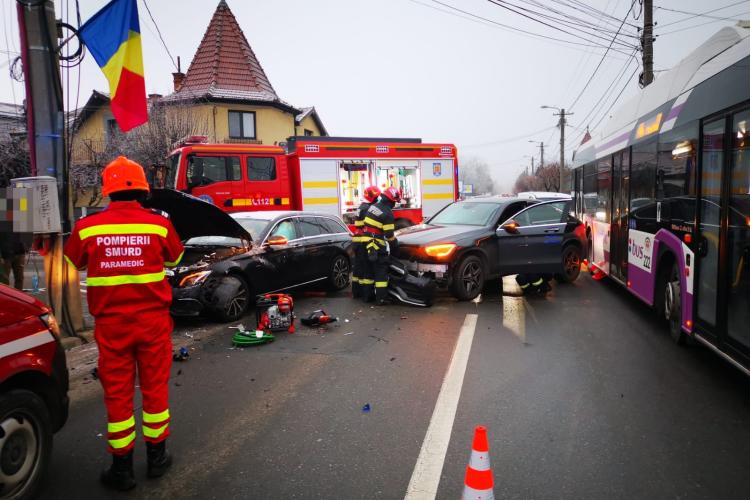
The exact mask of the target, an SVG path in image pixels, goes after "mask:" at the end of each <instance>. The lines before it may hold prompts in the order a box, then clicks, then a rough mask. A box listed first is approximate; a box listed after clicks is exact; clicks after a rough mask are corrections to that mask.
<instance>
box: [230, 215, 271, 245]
mask: <svg viewBox="0 0 750 500" xmlns="http://www.w3.org/2000/svg"><path fill="white" fill-rule="evenodd" d="M235 220H236V221H237V222H239V223H240V226H242V227H243V228H244V229H245V231H247V232H248V233H250V237H251V238H252V239H253V241H258V240H259V239H260V233H262V232H263V230H264V229H265V228H266V227H268V224H270V223H271V221H269V220H265V219H235Z"/></svg>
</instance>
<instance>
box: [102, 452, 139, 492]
mask: <svg viewBox="0 0 750 500" xmlns="http://www.w3.org/2000/svg"><path fill="white" fill-rule="evenodd" d="M101 481H102V483H104V485H105V486H107V487H109V488H112V489H115V490H120V491H128V490H132V489H133V488H135V474H134V473H133V450H130V451H129V452H128V453H127V454H126V455H112V466H111V467H110V468H109V469H107V470H105V471H104V472H102V475H101Z"/></svg>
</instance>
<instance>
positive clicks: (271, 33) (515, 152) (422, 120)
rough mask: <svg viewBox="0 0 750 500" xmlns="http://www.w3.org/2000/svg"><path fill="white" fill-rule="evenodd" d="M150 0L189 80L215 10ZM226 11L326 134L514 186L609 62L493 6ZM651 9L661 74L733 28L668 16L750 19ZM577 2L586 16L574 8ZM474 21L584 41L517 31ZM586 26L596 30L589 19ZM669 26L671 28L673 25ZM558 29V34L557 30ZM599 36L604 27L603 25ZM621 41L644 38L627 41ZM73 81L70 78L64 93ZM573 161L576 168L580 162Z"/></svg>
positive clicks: (87, 64)
mask: <svg viewBox="0 0 750 500" xmlns="http://www.w3.org/2000/svg"><path fill="white" fill-rule="evenodd" d="M146 1H147V2H148V4H149V7H150V8H151V12H152V14H153V16H154V19H155V21H156V24H157V25H158V27H159V29H160V30H161V33H162V35H163V37H164V40H165V42H166V45H167V47H168V48H169V51H170V52H171V53H172V55H173V56H174V57H175V58H176V57H177V56H180V57H181V59H182V66H183V71H186V70H187V67H188V65H189V63H190V60H191V59H192V57H193V54H194V53H195V50H196V48H197V46H198V44H199V43H200V40H201V37H202V36H203V33H204V32H205V30H206V27H207V26H208V22H209V20H210V18H211V16H212V14H213V12H214V10H215V9H216V6H217V5H218V0H146ZM632 1H633V0H591V1H583V2H580V3H579V4H576V1H575V0H508V2H510V3H513V4H516V5H518V6H520V7H523V8H526V9H535V10H539V11H544V12H545V13H547V14H551V12H550V11H549V10H547V8H553V9H558V10H560V11H564V12H565V13H568V14H575V15H579V16H582V17H583V16H584V14H583V13H582V12H581V10H586V7H585V6H586V5H589V6H593V7H594V8H596V9H599V10H601V11H604V12H607V13H609V14H611V16H613V17H614V18H617V19H618V20H620V21H621V20H622V19H623V18H624V17H625V15H626V13H627V12H628V9H629V8H630V6H631V2H632ZM0 2H1V3H2V18H3V23H2V24H3V26H2V28H3V36H2V38H0V102H16V103H18V104H20V103H21V102H22V101H23V95H24V91H23V86H22V85H21V84H18V83H14V82H13V81H12V80H11V79H10V78H9V76H8V67H9V61H10V60H12V59H13V58H14V57H15V56H16V54H17V51H18V28H17V20H16V16H15V3H16V2H15V0H0ZM55 3H56V6H57V10H58V15H62V16H63V17H65V18H68V17H70V18H69V19H68V22H70V23H71V24H75V21H74V19H75V16H74V12H75V1H74V0H62V1H60V0H58V1H56V2H55ZM228 3H229V6H230V8H231V9H232V11H233V12H234V15H235V16H236V17H237V20H238V21H239V23H240V26H241V27H242V29H243V31H244V33H245V36H246V37H247V39H248V41H249V42H250V45H251V46H252V48H253V50H254V51H255V54H256V55H257V57H258V58H259V60H260V62H261V64H262V66H263V68H264V70H265V71H266V74H267V75H268V77H269V79H270V80H271V83H272V85H273V86H274V88H275V89H276V92H277V94H278V95H279V96H280V97H281V98H282V99H284V100H285V101H287V102H289V103H291V104H293V105H295V106H310V105H314V106H315V107H316V108H317V110H318V112H319V114H320V116H321V118H322V120H323V123H324V124H325V126H326V128H327V129H328V131H329V133H331V134H332V135H344V136H385V137H421V138H422V139H424V140H425V141H436V142H452V143H455V144H456V145H457V146H458V147H459V161H460V159H461V158H464V159H468V158H469V157H477V158H479V159H481V160H484V161H486V162H487V163H488V164H489V165H490V166H491V169H492V174H493V176H494V177H495V178H496V179H497V180H498V181H499V184H500V185H501V186H502V187H503V188H504V189H506V190H509V189H510V187H511V186H512V183H513V181H514V180H515V177H516V175H517V174H518V173H519V172H520V171H521V170H522V169H523V168H524V167H525V166H526V165H528V164H529V162H530V158H528V156H530V155H535V156H536V161H537V162H538V161H539V148H538V147H536V146H535V145H534V144H530V143H528V142H527V141H528V140H530V139H533V140H538V141H544V142H545V145H546V146H547V147H546V151H545V157H546V159H548V160H549V159H551V158H559V132H558V131H557V128H555V124H556V120H557V118H556V117H554V116H552V113H553V110H543V109H540V106H541V105H543V104H546V105H550V106H557V107H566V108H568V109H569V110H570V107H571V105H572V104H573V102H574V101H575V99H576V97H577V96H578V95H579V94H580V93H581V91H582V89H583V87H584V85H585V84H586V82H587V81H588V80H589V77H590V76H591V74H592V72H593V71H594V68H595V67H596V66H597V64H599V61H600V60H601V55H602V53H603V52H604V49H603V48H591V47H588V46H587V45H591V44H590V42H586V41H583V40H581V39H578V38H572V37H571V36H569V35H567V34H565V33H562V32H561V31H559V30H556V29H554V28H553V27H549V26H544V25H541V24H538V23H535V22H533V21H530V20H527V19H525V18H523V17H521V16H519V15H518V14H514V13H512V12H509V11H508V10H505V9H503V8H501V7H499V6H497V5H495V4H493V3H491V2H489V1H485V0H440V1H435V0H370V1H367V0H318V1H310V0H272V1H271V0H266V1H261V0H228ZM634 3H635V6H634V8H633V10H634V12H631V13H630V14H629V16H628V20H627V21H626V23H625V25H624V27H623V32H625V33H627V34H635V28H634V27H633V26H630V25H631V24H632V25H639V24H640V25H642V23H643V20H642V17H639V18H638V20H636V19H635V18H634V15H638V13H639V12H640V6H639V1H638V0H635V2H634ZM105 4H106V1H105V0H80V9H81V15H82V17H83V20H84V21H85V20H86V19H88V18H89V17H90V16H91V15H92V14H94V13H95V12H96V11H97V10H98V9H100V8H101V7H102V6H103V5H105ZM441 4H443V5H441ZM535 4H536V5H535ZM539 4H541V5H543V6H544V7H542V8H540V7H539V6H538V5H539ZM563 4H567V5H566V6H563ZM584 4H585V5H584ZM655 4H656V6H657V8H656V9H655V12H654V19H655V21H656V22H657V23H658V26H657V28H656V34H657V35H659V34H660V33H661V34H662V35H661V36H659V38H658V39H657V41H656V43H655V46H654V54H655V68H656V70H664V69H668V68H670V67H671V66H673V65H674V64H676V63H677V62H678V61H679V60H680V59H682V58H683V57H684V56H685V55H687V54H688V53H689V52H690V51H691V50H692V49H694V48H695V47H696V46H698V45H699V44H700V43H701V42H703V41H705V40H706V39H707V38H708V37H709V36H711V34H713V33H714V32H715V31H717V30H718V29H720V28H721V27H722V26H725V25H731V24H734V22H735V21H733V20H723V21H716V20H715V19H714V18H710V17H693V18H692V19H688V18H689V17H690V16H688V15H687V14H684V13H677V12H672V11H670V10H667V9H674V10H680V11H686V12H696V13H700V12H706V11H709V10H713V9H718V8H720V7H722V6H726V5H733V4H737V5H733V6H731V7H729V8H726V9H723V10H716V11H715V12H712V13H710V14H709V15H710V16H714V17H732V18H743V17H744V18H750V1H747V2H739V3H738V2H737V1H736V0H661V1H659V0H656V1H655ZM571 5H573V6H575V7H576V8H578V9H581V10H573V7H571ZM447 6H452V7H455V8H458V9H461V10H463V11H465V12H466V14H464V13H460V12H458V11H456V10H452V9H450V8H449V7H447ZM68 7H69V8H70V16H69V14H68V10H67V9H68ZM138 8H139V13H140V22H141V33H142V38H143V48H144V63H145V72H146V87H147V91H148V92H149V93H152V92H153V93H162V94H166V93H169V92H170V91H171V90H172V75H171V72H172V71H174V68H173V66H172V62H171V60H170V57H169V56H168V55H167V52H166V50H165V48H164V46H163V45H162V44H161V42H160V41H159V39H158V37H157V34H156V28H155V25H154V23H153V21H152V20H151V19H150V17H149V15H148V12H147V11H146V8H145V4H144V2H143V0H138ZM470 14H471V15H475V16H481V17H484V18H486V19H488V20H491V21H494V22H496V23H501V24H505V25H508V26H512V27H516V28H520V29H523V30H527V31H531V32H534V33H538V34H541V35H544V36H548V37H555V38H564V39H567V40H572V41H576V42H577V43H580V44H582V45H572V44H566V43H562V42H559V41H553V40H546V39H540V38H534V37H531V36H527V35H523V34H519V33H518V32H513V31H511V30H509V29H507V28H504V27H500V26H498V25H497V24H491V23H490V22H487V21H483V20H480V19H478V18H476V17H470ZM587 19H590V20H591V21H592V23H593V24H594V25H596V24H597V21H594V20H593V19H591V18H590V17H589V18H587ZM620 21H616V20H611V22H612V23H613V25H614V28H612V29H615V30H616V29H617V28H616V27H617V25H619V22H620ZM714 21H715V22H714ZM671 23H675V24H672V25H670V26H667V24H671ZM550 24H553V25H556V26H557V27H559V25H558V24H557V23H554V22H550ZM599 26H600V27H599V30H603V29H604V27H603V25H601V24H600V25H599ZM610 27H611V26H609V27H607V28H610ZM565 29H566V30H568V31H571V32H574V33H575V31H574V30H572V29H570V28H565ZM672 31H674V32H672ZM577 33H578V34H579V35H580V32H577ZM597 33H600V34H601V35H600V36H601V37H602V38H599V39H596V41H597V42H599V43H602V44H604V45H608V41H607V38H609V39H611V34H608V32H605V31H598V32H597ZM589 38H593V37H592V36H589ZM621 40H623V41H625V42H629V41H631V40H633V41H635V39H634V38H629V37H627V36H625V37H622V38H621ZM619 48H620V49H621V50H622V51H624V52H632V50H630V49H626V48H625V47H619ZM638 57H639V58H640V53H639V54H638ZM627 59H628V57H627V56H626V55H623V54H620V53H617V52H610V54H609V55H608V57H607V58H606V59H605V61H604V63H603V64H602V66H601V68H600V69H599V71H598V72H597V74H596V76H595V78H594V79H593V80H592V82H591V84H590V85H589V87H588V88H587V90H586V91H585V92H584V93H583V95H582V96H581V97H580V99H579V100H578V102H576V103H575V106H573V108H572V111H573V112H574V115H573V116H571V117H570V119H569V123H570V125H571V127H570V128H568V129H567V135H568V137H569V138H570V139H571V140H573V139H576V138H578V137H579V135H580V133H582V132H581V131H582V129H583V128H585V126H586V125H587V124H590V125H594V124H596V123H597V122H598V121H599V118H600V117H601V116H604V115H605V114H606V111H607V109H608V108H609V105H610V103H611V102H612V101H613V100H614V99H615V98H616V96H617V94H619V93H620V89H624V91H623V93H622V96H621V98H620V101H619V102H623V101H625V100H626V99H627V97H629V96H630V95H632V94H634V93H635V92H637V91H638V89H639V87H638V84H637V74H638V73H639V72H640V70H639V71H638V72H636V76H635V77H634V78H633V80H632V81H631V83H630V84H629V85H627V86H626V85H625V82H626V80H627V78H628V77H630V75H631V74H632V73H633V71H634V70H635V64H634V62H633V64H631V65H630V67H629V68H628V69H627V70H626V71H625V72H623V71H622V70H623V67H624V65H625V64H626V62H627ZM80 71H81V78H80V80H81V83H80V97H79V98H78V102H79V104H80V105H83V104H84V103H85V101H86V99H87V98H88V96H89V95H90V93H91V90H92V89H99V90H104V91H106V90H108V89H107V82H106V80H105V78H104V76H103V74H102V73H101V71H100V70H99V68H98V66H97V65H96V63H95V61H94V60H93V58H91V57H90V55H89V56H87V57H86V59H85V60H84V61H83V63H82V65H81V67H80ZM621 74H622V75H623V76H624V77H623V78H622V80H620V82H619V83H616V84H615V85H613V86H612V90H611V91H610V94H609V95H610V97H609V99H605V101H604V102H603V104H602V105H600V106H599V107H598V108H595V112H594V113H593V114H592V117H590V118H588V119H586V120H585V121H584V118H586V115H588V114H589V112H590V111H591V110H592V108H594V106H595V105H596V104H597V103H599V102H600V99H601V98H602V96H603V95H605V91H606V90H607V89H608V88H609V87H610V85H611V84H612V83H613V82H616V79H617V78H618V76H620V75H621ZM69 76H70V81H71V82H72V83H71V85H70V87H71V88H70V93H69V102H70V107H71V108H73V107H75V103H76V94H77V81H78V73H77V70H73V71H72V72H71V73H70V75H69ZM657 77H658V73H657ZM67 79H68V77H67V75H66V74H65V73H63V83H64V84H65V83H66V81H67ZM616 108H617V106H615V108H614V109H613V111H614V110H615V109H616ZM602 123H603V122H602ZM575 127H578V129H576V128H575ZM600 128H601V127H600ZM579 140H580V139H579ZM567 158H568V160H570V153H568V155H567Z"/></svg>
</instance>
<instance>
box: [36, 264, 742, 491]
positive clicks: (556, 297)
mask: <svg viewBox="0 0 750 500" xmlns="http://www.w3.org/2000/svg"><path fill="white" fill-rule="evenodd" d="M506 283H507V281H506ZM516 292H517V289H516V288H515V287H514V286H507V285H506V287H505V294H502V293H501V292H500V291H499V287H495V289H489V290H488V291H486V293H485V294H484V295H483V297H482V301H481V302H479V303H457V302H455V301H453V300H452V299H450V298H448V297H443V298H441V299H440V300H439V301H438V303H437V304H436V305H435V306H434V307H433V308H431V309H428V310H418V309H412V308H406V307H401V306H387V307H383V308H371V307H370V306H369V305H361V304H359V303H356V302H354V301H352V300H351V299H350V298H348V297H347V296H346V294H342V295H338V296H332V297H325V298H310V297H308V298H305V297H299V298H298V300H297V302H296V304H295V306H296V311H297V313H298V314H303V313H306V312H309V311H311V310H313V309H317V308H320V307H322V308H324V309H326V310H327V311H328V312H329V313H332V314H334V315H338V316H339V317H340V318H341V321H340V322H339V323H337V324H335V325H332V326H330V327H329V328H327V329H325V330H319V331H318V330H310V329H307V328H305V327H300V328H299V331H298V333H296V334H294V335H288V334H282V335H279V336H278V338H277V341H276V342H274V343H273V344H268V345H265V346H262V347H258V348H248V349H245V350H241V349H232V348H231V347H230V338H231V336H232V334H233V332H234V331H233V330H230V329H228V328H227V327H226V326H225V325H213V324H211V323H207V322H203V321H183V322H181V323H180V326H179V327H178V330H177V331H176V332H175V336H176V337H179V338H180V339H181V340H184V339H185V337H186V335H187V336H192V337H193V340H197V339H200V340H199V341H196V342H195V343H194V344H193V348H194V350H192V351H191V352H192V356H191V358H190V360H189V361H187V362H185V363H175V365H174V367H173V374H172V381H171V384H172V385H171V402H172V403H171V404H172V410H171V411H172V424H171V425H172V437H171V438H170V441H169V446H170V448H171V450H172V451H173V453H174V455H175V459H176V461H175V465H174V467H173V470H172V471H170V473H169V474H168V475H167V476H165V477H164V478H162V479H160V480H155V481H148V480H146V479H145V463H144V462H145V452H144V450H143V446H142V445H141V444H139V446H138V448H137V452H136V460H137V469H136V474H137V475H138V478H139V485H138V487H137V489H136V490H135V491H134V492H132V493H129V494H124V495H122V496H123V497H125V496H127V497H133V498H221V499H225V498H273V499H277V498H337V499H338V498H341V499H354V498H403V497H404V494H405V493H406V491H407V487H408V485H409V482H410V479H411V477H412V472H413V470H414V468H415V464H416V463H417V458H418V456H419V455H420V449H421V448H422V443H423V441H424V439H425V434H426V432H427V429H428V425H429V424H430V421H431V418H432V415H433V411H434V410H435V406H436V401H437V399H438V394H439V393H440V391H441V385H442V384H443V379H444V377H445V374H446V370H447V368H448V366H449V364H450V363H451V357H452V354H453V351H454V348H455V346H456V343H457V341H458V339H459V331H460V330H461V327H462V325H463V323H464V321H465V319H466V316H467V314H476V315H477V318H476V319H477V321H476V328H475V329H474V330H473V331H474V336H473V341H472V343H471V350H470V355H469V357H468V365H467V367H466V370H465V377H464V379H463V384H462V389H461V392H460V400H459V401H458V407H457V411H456V413H455V421H454V422H453V425H452V432H450V435H449V436H446V439H448V438H449V439H450V441H449V445H448V447H447V454H446V455H445V462H444V465H443V467H442V475H441V477H440V478H439V488H438V493H437V497H438V498H446V499H448V498H458V497H460V495H461V491H462V487H463V477H464V472H465V468H466V464H467V460H468V457H469V453H470V449H471V441H472V433H473V429H474V427H475V426H476V425H478V424H482V425H485V426H486V427H487V429H488V433H489V442H490V457H491V461H492V466H493V473H494V478H495V495H496V497H497V498H577V499H580V498H746V497H747V481H746V478H747V471H748V470H749V466H750V456H748V454H747V450H748V449H750V448H749V445H750V427H748V426H747V425H746V423H747V422H748V420H750V418H749V417H750V390H749V389H750V381H748V380H747V379H746V378H745V377H744V376H743V375H741V374H740V373H739V372H738V371H736V369H734V368H732V367H731V366H729V365H728V364H726V363H724V362H723V361H722V360H720V359H719V358H717V357H716V356H714V355H713V354H712V353H710V352H708V351H707V350H705V349H703V348H699V347H689V348H680V347H677V346H675V345H673V344H672V343H671V341H670V339H669V336H668V335H667V333H666V331H665V330H664V329H663V328H662V327H661V325H660V324H659V323H658V322H656V321H655V320H654V319H653V318H652V315H651V313H650V311H649V310H648V308H646V307H645V306H643V305H641V304H640V303H639V302H637V301H636V300H635V299H632V298H631V297H629V296H628V294H627V293H626V292H625V291H623V290H620V289H619V288H617V287H615V286H614V285H612V284H609V283H606V282H605V283H597V282H594V281H592V280H591V279H590V278H589V277H588V276H582V277H581V278H580V279H579V280H578V281H577V282H576V283H575V284H574V285H567V286H555V288H554V290H553V292H552V293H550V294H549V295H548V296H547V297H546V298H541V297H534V298H529V299H523V298H520V297H517V296H515V295H516ZM345 320H348V322H347V321H345ZM250 323H251V321H250V320H249V319H248V321H246V324H248V325H249V324H250ZM77 369H78V370H82V369H86V367H77ZM86 382H90V381H88V380H86V381H78V382H76V384H77V385H76V387H75V388H74V390H73V391H72V396H73V403H72V407H71V416H70V420H69V422H68V424H67V425H66V427H65V428H64V429H63V430H62V431H61V432H60V433H59V434H58V435H57V436H56V437H55V450H54V452H53V459H52V467H51V473H50V477H49V479H48V482H47V485H46V487H45V489H44V491H43V494H42V498H99V497H104V496H105V495H107V494H108V493H107V492H105V491H104V490H103V489H101V488H100V486H99V484H98V482H97V477H98V473H99V471H100V469H101V468H102V467H103V466H104V465H105V463H106V460H107V457H106V456H105V452H104V447H105V439H106V438H105V435H106V434H105V428H106V423H105V414H104V407H103V403H102V401H101V391H100V389H99V387H98V384H96V383H95V382H90V383H87V384H85V383H86ZM81 384H85V385H81ZM365 404H369V405H370V408H371V411H370V412H368V413H365V412H363V411H362V407H363V406H364V405H365ZM438 470H439V469H438Z"/></svg>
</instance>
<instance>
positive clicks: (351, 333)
mask: <svg viewBox="0 0 750 500" xmlns="http://www.w3.org/2000/svg"><path fill="white" fill-rule="evenodd" d="M344 335H354V332H348V333H345V334H344Z"/></svg>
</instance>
